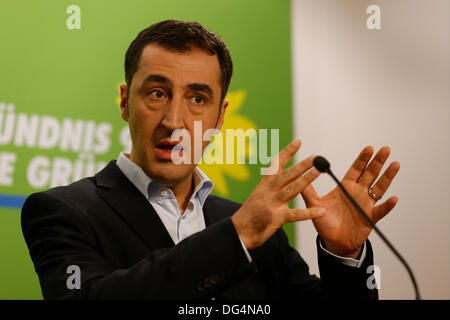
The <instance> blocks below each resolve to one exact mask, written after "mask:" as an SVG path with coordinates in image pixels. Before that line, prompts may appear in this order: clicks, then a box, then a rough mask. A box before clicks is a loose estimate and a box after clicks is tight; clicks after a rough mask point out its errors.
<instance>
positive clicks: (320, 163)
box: [313, 156, 421, 300]
mask: <svg viewBox="0 0 450 320" xmlns="http://www.w3.org/2000/svg"><path fill="white" fill-rule="evenodd" d="M313 164H314V167H315V168H316V169H317V170H319V171H320V172H322V173H324V172H325V173H328V174H329V175H330V176H331V177H332V178H333V180H334V181H335V182H336V183H337V185H338V186H339V188H341V190H342V192H344V194H345V196H346V197H347V198H348V200H350V202H351V203H352V205H353V206H354V207H355V208H356V210H357V211H358V212H359V213H360V214H361V215H362V216H363V218H364V219H365V220H366V221H367V223H369V225H370V226H371V227H372V228H373V229H374V230H375V232H376V233H377V234H378V235H379V236H380V238H381V239H383V241H384V243H386V245H387V246H388V247H389V249H391V251H392V252H393V253H394V255H395V256H396V257H397V258H398V259H399V260H400V262H401V263H402V264H403V266H404V267H405V268H406V270H407V271H408V274H409V277H410V278H411V281H412V283H413V286H414V291H415V294H416V300H420V299H421V298H420V293H419V287H418V285H417V282H416V278H415V277H414V274H413V272H412V270H411V268H410V267H409V265H408V263H407V262H406V260H405V259H403V257H402V256H401V255H400V253H399V252H398V251H397V250H396V249H395V248H394V246H393V245H392V244H391V242H390V241H389V240H388V239H387V238H386V237H385V236H384V234H383V233H382V232H381V231H380V230H379V229H378V228H377V227H376V226H375V223H373V222H372V220H370V218H369V217H368V216H367V214H366V213H365V212H364V210H363V209H361V207H360V206H359V205H358V204H357V203H356V201H355V200H354V199H353V198H352V196H350V195H349V193H348V192H347V190H345V188H344V186H343V185H342V184H341V182H340V181H339V180H338V179H337V178H336V177H335V175H334V174H333V172H331V170H330V163H329V162H328V160H327V159H325V158H324V157H322V156H317V157H315V158H314V160H313Z"/></svg>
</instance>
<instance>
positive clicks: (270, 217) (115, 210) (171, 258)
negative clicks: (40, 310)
mask: <svg viewBox="0 0 450 320" xmlns="http://www.w3.org/2000/svg"><path fill="white" fill-rule="evenodd" d="M231 75H232V61H231V57H230V54H229V52H228V49H227V48H226V46H225V44H224V43H223V41H222V40H221V39H220V38H219V37H218V36H217V35H215V34H213V33H212V32H210V31H208V30H206V29H205V28H204V27H202V26H201V25H200V24H198V23H190V22H182V21H173V20H169V21H163V22H160V23H157V24H155V25H152V26H150V27H149V28H147V29H145V30H143V31H142V32H141V33H139V35H138V36H137V37H136V39H135V40H134V41H133V42H132V43H131V45H130V47H129V48H128V51H127V53H126V57H125V77H126V85H125V84H124V85H122V86H121V104H120V105H121V116H122V118H123V119H124V120H125V121H127V122H128V124H129V128H130V134H131V139H132V149H131V153H130V154H124V153H122V154H120V155H119V158H118V160H117V161H111V162H110V163H109V164H108V165H107V166H106V168H104V169H103V170H102V171H100V172H99V173H98V174H97V175H95V176H94V177H90V178H86V179H83V180H80V181H78V182H75V183H73V184H71V185H69V186H66V187H59V188H54V189H51V190H48V191H45V192H40V193H36V194H33V195H31V196H30V197H29V198H28V199H27V201H26V203H25V204H24V207H23V210H22V229H23V233H24V237H25V240H26V242H27V245H28V247H29V251H30V255H31V258H32V260H33V263H34V265H35V269H36V272H37V274H38V275H39V280H40V283H41V287H42V292H43V296H44V298H49V299H79V298H81V299H140V298H144V299H175V298H178V299H186V298H201V299H211V298H215V299H241V298H242V299H248V298H286V297H288V298H298V297H329V298H333V297H337V298H341V297H342V298H362V299H369V298H377V297H378V293H377V291H376V290H374V289H372V290H371V289H369V288H368V287H367V285H366V281H367V277H368V275H367V273H366V270H367V267H368V266H369V265H371V264H373V255H372V249H371V246H370V243H369V241H368V240H367V237H368V235H369V233H370V231H371V230H370V227H369V225H368V224H367V223H366V222H365V221H364V219H362V218H361V217H360V216H359V214H358V213H357V212H356V211H355V210H354V209H353V208H352V206H351V204H350V203H349V202H348V201H347V199H346V198H345V197H344V195H343V194H342V193H341V192H340V191H339V190H338V189H334V190H332V191H331V192H330V193H328V194H327V195H325V196H324V197H319V196H318V195H317V193H316V192H315V190H314V188H313V187H312V185H311V182H312V181H314V179H316V178H317V177H318V176H319V172H318V171H317V170H316V169H314V168H313V159H314V156H311V157H309V158H307V159H305V160H303V161H301V162H299V163H296V164H294V165H292V166H291V167H289V168H286V169H284V170H283V167H285V165H286V164H287V163H288V161H289V160H290V159H291V158H292V156H293V155H294V154H295V153H296V152H297V150H298V149H299V148H300V141H299V140H294V141H293V142H291V143H290V144H289V145H287V146H286V147H285V148H284V149H283V150H282V151H281V152H280V153H279V155H278V156H277V157H276V159H275V160H276V161H274V162H273V164H272V165H273V166H274V165H276V164H278V167H275V169H277V171H276V173H275V174H273V175H267V176H264V177H263V178H262V179H261V182H260V183H259V185H258V186H257V187H256V189H255V190H254V191H253V192H252V194H251V195H250V196H249V197H248V199H247V200H246V201H245V202H244V204H243V205H242V206H241V205H240V204H238V203H235V202H232V201H229V200H225V199H221V198H218V197H215V196H211V195H210V192H211V190H212V188H213V184H212V182H211V180H209V179H208V177H206V175H205V174H204V173H202V172H201V171H200V170H199V169H198V168H197V167H196V163H195V162H192V163H182V164H175V163H174V162H173V161H172V155H173V152H174V151H173V147H174V145H175V144H177V143H178V141H173V140H172V139H171V135H172V133H173V132H175V130H178V129H184V130H186V131H187V132H189V133H190V134H191V135H194V129H193V126H194V121H201V123H202V130H203V132H205V130H207V129H211V128H216V129H220V128H221V126H222V124H223V121H224V115H225V112H226V108H227V105H228V101H227V100H225V96H226V93H227V90H228V86H229V83H230V79H231ZM203 132H202V133H203ZM194 140H195V139H192V141H194ZM206 145H207V143H206V142H203V145H202V149H204V148H205V147H206ZM183 151H185V150H183ZM183 151H182V152H183ZM372 155H373V149H372V148H371V147H366V148H365V149H364V150H363V151H362V152H361V154H360V155H359V156H358V158H357V159H356V160H355V162H354V163H353V165H352V166H351V168H350V169H349V171H348V172H347V174H346V176H345V178H344V180H343V181H342V183H343V184H344V186H346V187H347V190H348V191H349V193H350V194H351V195H352V196H353V197H354V198H355V199H356V201H358V203H359V204H360V205H361V207H362V208H363V209H364V210H365V211H366V212H367V213H368V215H369V216H370V218H371V219H372V220H373V221H375V222H376V221H378V220H379V219H381V218H382V217H383V216H385V215H386V214H387V213H389V212H390V211H391V210H392V208H393V207H394V206H395V204H396V202H397V198H396V197H392V198H390V199H388V200H387V201H385V202H384V203H382V204H380V205H378V206H375V203H376V201H377V200H378V199H379V197H381V196H383V194H384V193H385V192H386V190H387V188H388V187H389V185H390V183H391V181H392V179H393V178H394V176H395V174H396V173H397V171H398V170H399V164H398V163H397V162H394V163H392V164H391V165H390V166H389V167H388V169H387V170H386V171H385V172H384V174H383V175H382V176H381V177H380V179H379V180H378V181H377V182H376V183H375V184H374V182H375V180H376V179H377V177H378V175H379V173H380V170H381V168H382V166H383V164H384V163H385V161H386V159H387V157H388V155H389V148H387V147H384V148H382V149H381V150H380V151H379V152H378V153H377V154H376V155H375V158H374V159H373V160H372V161H371V162H370V163H369V160H370V159H371V157H372ZM371 186H372V187H371ZM369 191H370V192H369ZM299 193H301V194H302V196H303V198H304V200H305V203H306V206H307V208H306V209H296V208H293V209H291V208H289V207H288V203H289V201H290V200H292V199H293V198H294V197H295V196H296V195H298V194H299ZM306 219H312V220H313V222H314V226H315V227H316V229H317V231H318V234H319V235H318V238H317V247H318V259H319V267H320V273H321V279H319V278H317V277H315V276H312V275H310V274H309V272H308V266H307V265H306V263H305V262H304V260H303V259H302V258H301V257H300V255H299V254H298V252H297V251H296V250H295V249H293V248H291V247H290V246H289V244H288V240H287V237H286V235H285V233H284V232H283V230H282V228H281V227H282V226H283V225H284V224H285V223H287V222H294V221H300V220H306ZM74 266H75V268H79V270H80V272H81V280H80V285H79V286H76V287H75V288H73V286H70V285H68V282H69V281H68V278H69V276H70V274H68V273H67V270H68V268H69V267H71V268H74ZM70 270H72V269H70Z"/></svg>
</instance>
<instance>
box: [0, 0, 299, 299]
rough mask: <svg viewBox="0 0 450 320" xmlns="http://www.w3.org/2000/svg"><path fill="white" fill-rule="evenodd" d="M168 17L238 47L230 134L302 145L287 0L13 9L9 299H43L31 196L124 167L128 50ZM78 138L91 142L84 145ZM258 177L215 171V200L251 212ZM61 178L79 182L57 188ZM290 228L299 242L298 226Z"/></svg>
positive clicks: (2, 224)
mask: <svg viewBox="0 0 450 320" xmlns="http://www.w3.org/2000/svg"><path fill="white" fill-rule="evenodd" d="M70 5H77V6H78V7H79V8H80V22H81V23H80V27H81V28H80V29H69V28H68V27H67V24H66V22H67V20H68V19H70V17H71V16H72V14H73V12H71V13H67V8H68V7H69V6H70ZM165 19H182V20H190V21H198V22H200V23H201V24H203V25H205V26H206V27H207V28H209V29H211V30H213V31H214V32H216V33H218V34H219V35H221V36H222V37H223V39H224V40H225V42H226V43H227V45H228V47H229V48H230V50H231V53H232V57H233V61H234V67H235V69H234V70H235V71H234V75H233V79H232V82H231V86H230V97H231V98H232V99H231V100H232V101H231V103H230V107H231V106H233V108H234V109H233V112H230V116H228V115H227V118H226V120H225V121H226V126H227V127H228V128H233V127H242V126H244V127H245V126H247V127H255V128H264V129H271V128H277V129H280V131H279V134H280V147H282V146H284V145H286V144H287V143H288V142H289V141H290V140H291V138H292V123H291V75H290V72H291V71H290V2H289V1H288V0H270V1H269V0H264V1H260V0H226V1H212V0H190V1H182V0H177V1H173V0H164V1H152V0H146V1H139V0H129V1H112V0H109V1H106V0H95V1H92V0H89V1H88V0H71V1H64V0H54V1H48V0H46V1H31V0H29V1H2V2H1V4H0V40H1V50H0V231H1V232H0V259H1V260H0V261H1V262H0V298H1V299H41V298H42V295H41V291H40V287H39V281H38V277H37V275H36V274H35V272H34V267H33V264H32V262H31V259H30V257H29V255H28V249H27V247H26V244H25V242H24V239H23V236H22V232H21V227H20V208H21V205H22V203H23V201H24V199H25V198H26V196H27V195H29V194H30V193H33V192H36V191H39V190H45V189H48V188H50V187H52V186H53V185H60V184H66V182H67V183H68V182H71V181H73V180H76V179H77V178H79V177H81V176H85V175H89V173H91V172H94V171H97V170H98V169H99V168H100V167H101V166H102V165H103V164H104V163H107V162H108V161H109V160H110V159H116V158H117V155H118V154H119V152H120V151H122V150H123V148H124V145H123V139H122V140H121V138H120V136H121V132H122V130H123V128H124V126H125V125H126V123H125V122H123V120H122V119H121V118H120V115H119V107H118V102H117V99H118V86H119V84H120V83H121V82H122V81H123V79H124V71H123V62H124V54H125V51H126V49H127V48H128V46H129V44H130V42H131V41H132V40H133V39H134V37H135V36H136V35H137V33H138V32H139V31H140V30H141V29H143V28H145V27H147V26H149V25H151V24H153V23H155V22H158V21H160V20H165ZM8 126H11V127H12V129H11V128H9V127H8ZM9 131H11V133H9ZM58 131H59V135H58V134H57V133H58ZM55 132H56V133H55ZM64 132H65V133H64ZM70 132H72V133H73V132H76V133H79V134H80V137H81V138H80V139H81V140H80V139H79V140H80V141H81V142H80V141H78V142H79V143H80V144H77V141H76V140H73V137H74V135H73V134H70ZM63 136H64V138H63ZM52 137H53V138H55V137H56V138H55V139H56V140H54V141H51V140H52ZM55 141H56V142H55ZM80 168H81V169H80ZM259 169H260V165H248V164H247V165H244V166H240V167H236V168H235V169H233V168H231V169H230V168H229V167H228V169H226V166H224V167H223V168H222V167H219V165H216V166H215V167H214V168H212V170H210V171H208V172H209V174H210V175H211V176H210V177H211V179H212V180H213V181H214V182H215V183H216V189H215V191H214V193H215V194H217V195H220V196H224V197H227V198H230V199H233V200H235V201H240V202H242V201H244V200H245V199H246V197H247V196H248V195H249V194H250V192H251V191H252V190H253V188H254V187H255V186H256V184H257V183H258V182H259V180H260V178H261V176H260V170H259ZM56 171H58V172H59V174H56V173H55V172H56ZM64 172H65V173H64ZM61 175H62V176H64V175H66V176H70V179H69V180H70V181H67V179H60V178H59V179H56V178H58V177H61ZM285 229H286V230H287V232H288V235H289V238H290V241H291V244H293V243H294V229H293V225H291V224H290V225H287V226H285Z"/></svg>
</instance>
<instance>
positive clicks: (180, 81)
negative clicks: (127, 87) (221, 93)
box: [133, 44, 220, 89]
mask: <svg viewBox="0 0 450 320" xmlns="http://www.w3.org/2000/svg"><path fill="white" fill-rule="evenodd" d="M151 74H159V75H162V76H165V77H166V78H168V79H170V80H171V81H172V82H173V83H174V84H175V85H187V84H189V83H204V84H208V85H209V86H211V87H212V88H213V89H214V88H215V89H220V65H219V60H218V58H217V55H209V54H208V53H206V52H205V51H203V50H201V49H198V48H193V49H191V50H189V51H184V52H178V51H174V50H169V49H166V48H164V47H161V46H159V45H157V44H148V45H146V46H145V47H144V49H143V50H142V54H141V57H140V59H139V63H138V69H137V72H136V74H135V78H136V80H137V82H139V83H140V82H141V81H143V80H144V79H145V78H146V77H147V76H148V75H151ZM133 81H134V80H133ZM137 84H138V83H137Z"/></svg>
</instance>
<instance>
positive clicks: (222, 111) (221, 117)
mask: <svg viewBox="0 0 450 320" xmlns="http://www.w3.org/2000/svg"><path fill="white" fill-rule="evenodd" d="M228 104H229V101H228V100H225V99H224V100H223V102H222V107H221V108H220V113H219V120H218V121H217V125H216V129H218V130H219V131H220V130H221V129H222V125H223V122H224V120H225V111H226V110H227V107H228Z"/></svg>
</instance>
